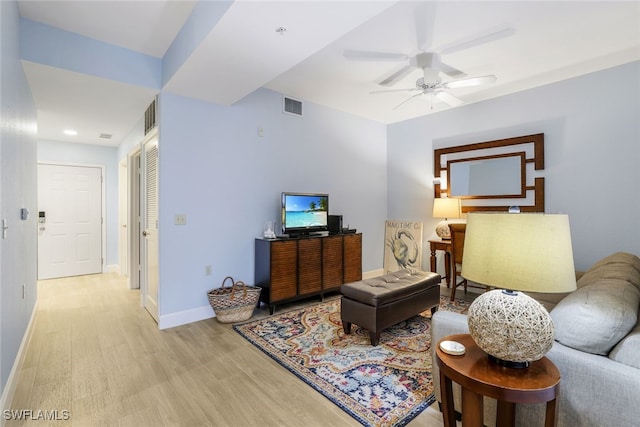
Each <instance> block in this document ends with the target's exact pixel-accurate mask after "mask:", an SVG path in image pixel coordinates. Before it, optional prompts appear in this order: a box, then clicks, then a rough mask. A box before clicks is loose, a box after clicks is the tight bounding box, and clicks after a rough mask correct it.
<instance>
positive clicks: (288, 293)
mask: <svg viewBox="0 0 640 427" xmlns="http://www.w3.org/2000/svg"><path fill="white" fill-rule="evenodd" d="M297 246H298V245H297V244H296V242H295V241H282V242H273V243H271V298H270V300H271V301H279V300H283V299H287V298H292V297H295V296H296V295H297V292H298V289H297V283H298V274H297V273H298V272H297V270H298V268H297V264H298V261H297V259H298V249H297Z"/></svg>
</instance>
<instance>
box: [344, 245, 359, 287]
mask: <svg viewBox="0 0 640 427" xmlns="http://www.w3.org/2000/svg"><path fill="white" fill-rule="evenodd" d="M343 248H344V255H343V257H344V283H350V282H357V281H358V280H362V234H353V235H349V234H347V235H345V236H344V246H343Z"/></svg>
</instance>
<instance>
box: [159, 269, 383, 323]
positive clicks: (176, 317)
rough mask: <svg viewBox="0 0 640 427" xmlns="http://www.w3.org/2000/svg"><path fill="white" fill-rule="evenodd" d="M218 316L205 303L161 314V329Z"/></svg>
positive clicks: (365, 276)
mask: <svg viewBox="0 0 640 427" xmlns="http://www.w3.org/2000/svg"><path fill="white" fill-rule="evenodd" d="M382 274H384V269H382V268H380V269H378V270H371V271H366V272H363V273H362V278H363V279H369V278H371V277H378V276H381V275H382ZM212 317H216V315H215V313H214V312H213V309H212V308H211V306H210V305H204V306H201V307H197V308H192V309H190V310H184V311H179V312H176V313H170V314H165V315H162V316H160V319H158V328H159V329H169V328H174V327H176V326H181V325H186V324H188V323H193V322H198V321H200V320H205V319H211V318H212Z"/></svg>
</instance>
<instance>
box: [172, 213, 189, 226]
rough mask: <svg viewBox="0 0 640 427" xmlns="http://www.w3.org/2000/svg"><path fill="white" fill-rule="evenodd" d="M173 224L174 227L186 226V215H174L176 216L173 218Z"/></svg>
mask: <svg viewBox="0 0 640 427" xmlns="http://www.w3.org/2000/svg"><path fill="white" fill-rule="evenodd" d="M173 223H174V224H175V225H187V215H186V214H176V216H175V217H174V220H173Z"/></svg>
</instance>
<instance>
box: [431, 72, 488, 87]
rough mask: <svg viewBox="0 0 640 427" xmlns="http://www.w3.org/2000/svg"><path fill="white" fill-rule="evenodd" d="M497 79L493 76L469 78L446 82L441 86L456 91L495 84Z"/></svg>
mask: <svg viewBox="0 0 640 427" xmlns="http://www.w3.org/2000/svg"><path fill="white" fill-rule="evenodd" d="M497 79H498V78H497V77H496V76H494V75H493V74H490V75H487V76H480V77H469V78H468V79H462V80H454V81H452V82H447V83H445V84H443V86H444V87H445V88H447V89H457V88H460V87H470V86H480V85H484V84H489V83H495V81H496V80H497Z"/></svg>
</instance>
